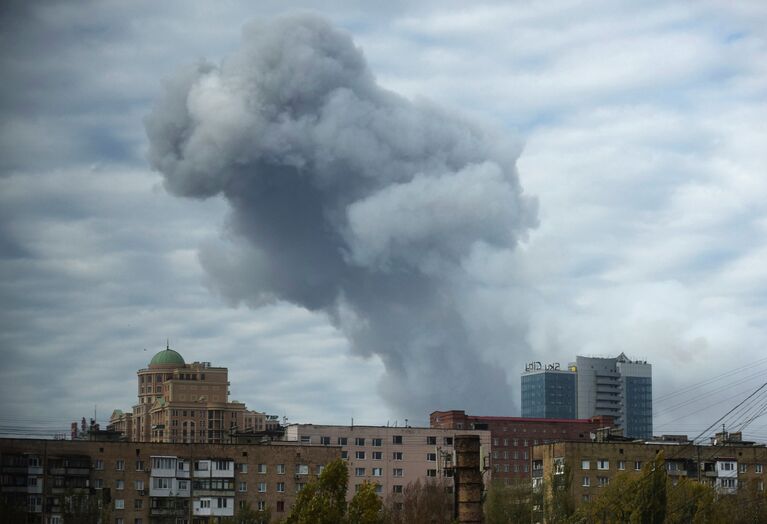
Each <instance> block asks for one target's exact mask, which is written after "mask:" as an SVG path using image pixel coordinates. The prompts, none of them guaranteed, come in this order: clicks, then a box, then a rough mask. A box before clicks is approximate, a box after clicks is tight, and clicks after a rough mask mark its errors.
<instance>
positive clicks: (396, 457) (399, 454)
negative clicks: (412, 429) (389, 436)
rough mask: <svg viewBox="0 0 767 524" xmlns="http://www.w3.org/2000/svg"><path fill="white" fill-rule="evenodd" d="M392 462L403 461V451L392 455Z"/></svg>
mask: <svg viewBox="0 0 767 524" xmlns="http://www.w3.org/2000/svg"><path fill="white" fill-rule="evenodd" d="M391 458H392V460H402V452H401V451H394V452H393V453H392V454H391Z"/></svg>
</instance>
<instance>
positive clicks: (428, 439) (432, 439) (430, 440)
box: [426, 437, 498, 446]
mask: <svg viewBox="0 0 767 524" xmlns="http://www.w3.org/2000/svg"><path fill="white" fill-rule="evenodd" d="M496 440H498V439H496ZM426 444H428V445H429V446H436V445H437V437H426ZM497 445H498V444H497V443H496V446H497Z"/></svg>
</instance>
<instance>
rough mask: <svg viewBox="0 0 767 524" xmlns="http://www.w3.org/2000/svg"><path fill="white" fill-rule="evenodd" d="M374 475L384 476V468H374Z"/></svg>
mask: <svg viewBox="0 0 767 524" xmlns="http://www.w3.org/2000/svg"><path fill="white" fill-rule="evenodd" d="M373 476H374V477H382V476H383V468H373Z"/></svg>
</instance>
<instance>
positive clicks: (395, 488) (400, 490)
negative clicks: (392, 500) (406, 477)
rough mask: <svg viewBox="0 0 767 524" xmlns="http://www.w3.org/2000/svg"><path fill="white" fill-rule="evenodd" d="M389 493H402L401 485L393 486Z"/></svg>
mask: <svg viewBox="0 0 767 524" xmlns="http://www.w3.org/2000/svg"><path fill="white" fill-rule="evenodd" d="M391 492H392V493H402V484H394V485H393V486H392V487H391Z"/></svg>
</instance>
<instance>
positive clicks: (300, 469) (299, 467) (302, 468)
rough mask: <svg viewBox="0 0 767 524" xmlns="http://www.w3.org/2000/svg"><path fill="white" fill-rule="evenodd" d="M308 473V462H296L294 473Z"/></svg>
mask: <svg viewBox="0 0 767 524" xmlns="http://www.w3.org/2000/svg"><path fill="white" fill-rule="evenodd" d="M308 474H309V465H308V464H296V475H308Z"/></svg>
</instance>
